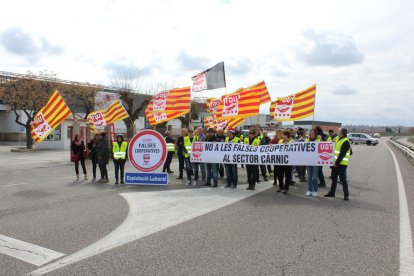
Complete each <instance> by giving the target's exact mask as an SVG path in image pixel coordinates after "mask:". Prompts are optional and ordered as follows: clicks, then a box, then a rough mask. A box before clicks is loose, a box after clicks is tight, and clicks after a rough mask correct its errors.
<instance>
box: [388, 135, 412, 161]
mask: <svg viewBox="0 0 414 276" xmlns="http://www.w3.org/2000/svg"><path fill="white" fill-rule="evenodd" d="M389 141H390V142H391V143H392V144H393V145H394V146H395V147H397V148H398V149H400V150H401V151H402V152H403V153H404V154H405V155H406V156H408V157H409V158H410V159H414V147H411V146H408V145H406V144H403V143H401V142H398V141H396V140H393V139H390V140H389Z"/></svg>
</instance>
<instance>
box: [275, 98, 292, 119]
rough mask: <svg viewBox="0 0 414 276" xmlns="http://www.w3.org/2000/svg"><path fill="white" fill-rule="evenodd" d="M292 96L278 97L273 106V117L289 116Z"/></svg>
mask: <svg viewBox="0 0 414 276" xmlns="http://www.w3.org/2000/svg"><path fill="white" fill-rule="evenodd" d="M293 97H294V96H287V97H285V98H282V99H278V101H277V103H276V108H275V118H289V117H290V114H291V113H292V107H293V101H294V99H293Z"/></svg>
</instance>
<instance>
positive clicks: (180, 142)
mask: <svg viewBox="0 0 414 276" xmlns="http://www.w3.org/2000/svg"><path fill="white" fill-rule="evenodd" d="M185 136H187V129H186V128H182V129H181V136H180V137H178V138H177V141H176V143H175V148H176V150H177V157H178V172H179V175H178V177H177V179H183V172H184V162H185V157H184V149H185V146H184V137H185Z"/></svg>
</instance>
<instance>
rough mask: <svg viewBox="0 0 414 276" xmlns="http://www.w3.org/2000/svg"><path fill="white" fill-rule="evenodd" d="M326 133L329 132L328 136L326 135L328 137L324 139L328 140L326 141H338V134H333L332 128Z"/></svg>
mask: <svg viewBox="0 0 414 276" xmlns="http://www.w3.org/2000/svg"><path fill="white" fill-rule="evenodd" d="M328 134H329V136H328V139H327V140H326V141H328V142H335V143H336V142H338V139H339V136H338V135H337V134H335V132H334V131H333V129H330V130H329V131H328Z"/></svg>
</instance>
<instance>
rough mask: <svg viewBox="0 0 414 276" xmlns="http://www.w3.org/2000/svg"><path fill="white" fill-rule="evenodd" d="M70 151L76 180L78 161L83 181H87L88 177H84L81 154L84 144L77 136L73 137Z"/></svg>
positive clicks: (77, 176) (82, 155)
mask: <svg viewBox="0 0 414 276" xmlns="http://www.w3.org/2000/svg"><path fill="white" fill-rule="evenodd" d="M70 150H71V153H72V161H73V162H75V172H76V180H79V161H80V162H81V165H82V169H83V174H84V175H85V180H88V177H87V175H86V166H85V155H84V153H83V152H84V151H85V144H84V143H83V141H82V139H81V137H80V135H79V134H76V135H75V139H74V140H73V141H72V144H71V145H70Z"/></svg>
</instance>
